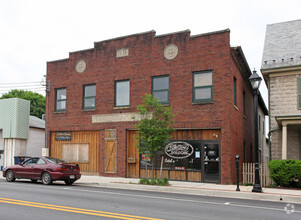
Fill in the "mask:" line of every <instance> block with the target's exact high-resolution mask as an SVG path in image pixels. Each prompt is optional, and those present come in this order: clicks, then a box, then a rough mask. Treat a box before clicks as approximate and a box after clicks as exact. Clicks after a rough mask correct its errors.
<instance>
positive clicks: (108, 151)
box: [105, 129, 116, 173]
mask: <svg viewBox="0 0 301 220" xmlns="http://www.w3.org/2000/svg"><path fill="white" fill-rule="evenodd" d="M105 172H106V173H116V129H107V130H105Z"/></svg>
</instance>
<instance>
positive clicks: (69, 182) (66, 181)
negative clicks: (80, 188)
mask: <svg viewBox="0 0 301 220" xmlns="http://www.w3.org/2000/svg"><path fill="white" fill-rule="evenodd" d="M74 182H75V181H74V180H65V183H66V185H68V186H71V185H72V184H73V183H74Z"/></svg>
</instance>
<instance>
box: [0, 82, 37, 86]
mask: <svg viewBox="0 0 301 220" xmlns="http://www.w3.org/2000/svg"><path fill="white" fill-rule="evenodd" d="M42 82H43V81H36V82H17V83H0V85H9V84H33V83H42Z"/></svg>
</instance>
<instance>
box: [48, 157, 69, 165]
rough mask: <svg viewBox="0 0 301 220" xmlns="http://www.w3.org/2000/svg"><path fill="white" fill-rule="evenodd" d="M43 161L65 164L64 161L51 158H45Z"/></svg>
mask: <svg viewBox="0 0 301 220" xmlns="http://www.w3.org/2000/svg"><path fill="white" fill-rule="evenodd" d="M45 159H46V160H47V161H48V162H49V163H53V164H59V163H65V161H63V160H60V159H57V158H53V157H45Z"/></svg>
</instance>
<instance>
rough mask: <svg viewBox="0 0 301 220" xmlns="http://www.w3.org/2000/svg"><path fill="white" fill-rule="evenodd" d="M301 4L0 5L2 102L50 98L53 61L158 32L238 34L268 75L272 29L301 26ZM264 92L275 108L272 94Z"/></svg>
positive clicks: (95, 0) (31, 0)
mask: <svg viewBox="0 0 301 220" xmlns="http://www.w3.org/2000/svg"><path fill="white" fill-rule="evenodd" d="M300 8H301V1H300V0H285V1H283V0H281V1H280V0H250V1H247V0H227V1H225V0H210V1H202V0H185V1H184V0H181V1H179V0H172V1H170V0H151V1H143V0H115V1H114V0H106V1H103V0H85V1H82V0H51V1H49V0H43V1H41V0H0V96H1V95H2V94H3V93H6V92H7V91H8V90H10V89H26V90H31V91H35V92H39V93H41V94H43V95H45V92H43V87H42V86H41V82H42V81H43V77H44V75H46V63H47V61H53V60H59V59H64V58H68V57H69V52H73V51H78V50H84V49H89V48H93V47H94V42H98V41H103V40H107V39H111V38H116V37H120V36H126V35H131V34H136V33H141V32H146V31H151V30H155V31H156V35H161V34H168V33H172V32H178V31H183V30H187V29H189V30H190V31H191V35H197V34H202V33H207V32H213V31H218V30H224V29H227V28H229V29H230V31H231V32H230V39H231V46H241V47H242V50H243V52H244V54H245V57H246V59H247V61H248V64H249V67H250V69H251V70H252V71H253V70H254V68H255V69H256V70H257V72H258V73H260V67H261V59H262V52H263V44H264V38H265V30H266V25H267V24H273V23H279V22H285V21H290V20H298V19H301V13H300ZM260 91H261V93H262V95H263V98H264V100H265V101H266V105H268V104H267V89H266V86H265V84H264V83H262V85H261V88H260Z"/></svg>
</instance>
